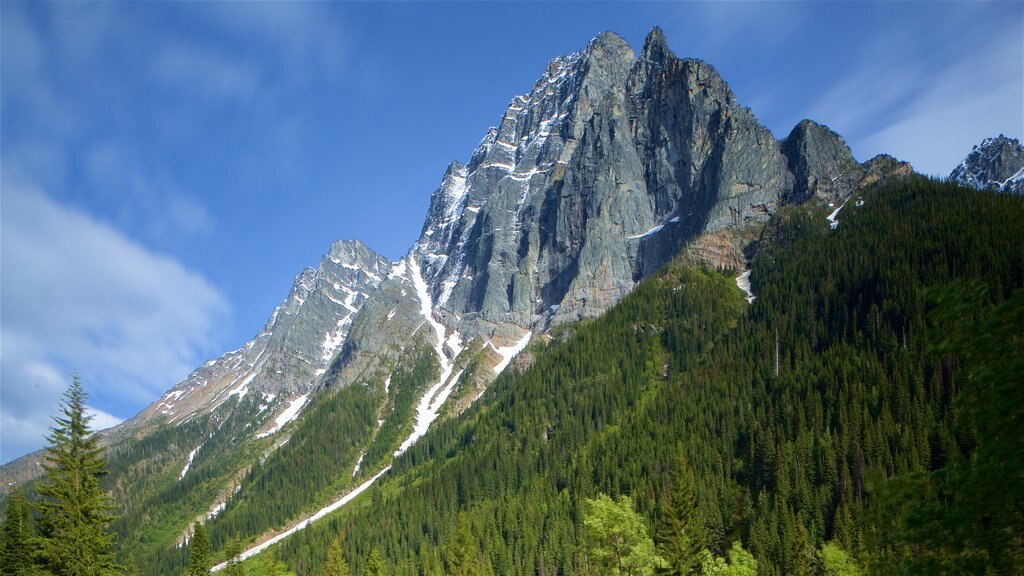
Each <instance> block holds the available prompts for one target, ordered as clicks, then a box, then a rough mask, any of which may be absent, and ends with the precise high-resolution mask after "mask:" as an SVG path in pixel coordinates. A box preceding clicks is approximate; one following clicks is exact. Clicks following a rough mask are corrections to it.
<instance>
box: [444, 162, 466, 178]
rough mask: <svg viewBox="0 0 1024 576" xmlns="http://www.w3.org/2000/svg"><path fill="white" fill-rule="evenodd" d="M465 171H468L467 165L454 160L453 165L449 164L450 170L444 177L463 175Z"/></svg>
mask: <svg viewBox="0 0 1024 576" xmlns="http://www.w3.org/2000/svg"><path fill="white" fill-rule="evenodd" d="M465 171H466V165H465V164H463V163H462V162H459V161H458V160H452V161H451V163H450V164H448V168H447V169H446V170H445V171H444V175H445V176H446V177H447V176H451V175H459V174H462V173H463V172H465Z"/></svg>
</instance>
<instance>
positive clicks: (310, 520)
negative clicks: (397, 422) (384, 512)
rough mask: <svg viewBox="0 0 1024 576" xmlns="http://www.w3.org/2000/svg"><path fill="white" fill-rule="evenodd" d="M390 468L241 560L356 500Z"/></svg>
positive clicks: (225, 564)
mask: <svg viewBox="0 0 1024 576" xmlns="http://www.w3.org/2000/svg"><path fill="white" fill-rule="evenodd" d="M388 470H391V466H387V467H385V468H384V469H383V470H381V471H380V472H378V473H377V474H376V475H374V476H373V477H372V478H370V479H369V480H367V481H366V482H363V483H362V484H360V485H359V486H357V487H356V488H355V489H353V490H352V491H351V492H349V493H348V494H345V495H344V496H342V497H341V498H339V499H338V500H335V501H334V502H331V503H330V504H328V505H327V506H324V507H323V508H321V509H320V510H318V511H317V512H316V513H314V514H313V515H312V516H310V517H308V518H306V519H304V520H300V521H299V522H298V523H296V524H295V525H294V526H292V527H291V528H289V529H287V530H285V531H284V532H281V533H280V534H277V535H276V536H274V537H272V538H269V539H267V540H266V541H264V542H262V543H260V544H257V545H255V546H253V547H252V548H249V549H248V550H246V551H245V552H242V553H241V554H240V555H239V557H238V558H239V560H247V559H249V558H252V557H253V556H255V555H257V554H259V553H260V552H263V551H264V550H266V549H267V548H269V547H271V546H273V545H274V544H277V543H278V542H280V541H281V540H284V539H285V538H287V537H289V536H291V535H292V534H295V533H296V532H298V531H299V530H303V529H305V528H308V527H309V526H311V525H312V524H313V523H314V522H316V521H317V520H320V519H321V518H323V517H324V516H327V515H328V514H330V513H331V512H334V511H335V510H337V509H338V508H341V507H342V506H344V505H345V504H348V503H349V502H351V501H352V500H354V499H355V498H356V496H359V495H360V494H362V493H363V492H365V491H366V489H367V488H369V487H370V486H373V483H374V482H376V481H377V479H379V478H380V477H381V476H383V475H384V474H386V473H387V471H388ZM227 565H228V563H227V562H221V563H220V564H217V565H216V566H214V567H213V568H211V569H210V571H211V572H219V571H221V570H223V569H224V568H225V567H226V566H227Z"/></svg>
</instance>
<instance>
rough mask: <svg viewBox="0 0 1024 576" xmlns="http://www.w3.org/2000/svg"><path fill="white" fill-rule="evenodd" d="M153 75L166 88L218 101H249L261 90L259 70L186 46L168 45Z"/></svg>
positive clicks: (155, 66) (210, 52)
mask: <svg viewBox="0 0 1024 576" xmlns="http://www.w3.org/2000/svg"><path fill="white" fill-rule="evenodd" d="M154 72H155V74H156V76H157V78H158V79H160V80H161V81H162V82H164V83H165V84H168V85H172V86H175V87H177V88H180V89H182V90H183V91H185V92H186V93H192V94H197V95H201V96H205V97H207V98H209V99H212V100H217V101H226V100H236V101H245V100H248V99H249V98H251V97H253V96H254V95H255V94H256V93H257V88H258V87H259V86H260V81H259V75H258V73H257V71H256V69H255V68H254V67H252V66H250V65H249V64H248V63H246V62H244V61H242V60H240V59H238V58H230V57H228V56H226V55H225V54H221V53H219V52H218V51H216V50H214V49H213V48H210V47H203V48H198V47H196V46H195V45H194V44H187V43H173V44H172V43H170V42H168V43H165V44H164V45H163V47H162V49H161V50H160V52H159V54H158V55H157V56H156V61H155V63H154Z"/></svg>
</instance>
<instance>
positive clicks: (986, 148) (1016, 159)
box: [949, 134, 1024, 194]
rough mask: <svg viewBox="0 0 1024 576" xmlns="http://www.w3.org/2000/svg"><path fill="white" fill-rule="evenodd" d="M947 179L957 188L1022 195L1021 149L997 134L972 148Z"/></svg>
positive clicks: (1023, 157)
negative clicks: (959, 186)
mask: <svg viewBox="0 0 1024 576" xmlns="http://www.w3.org/2000/svg"><path fill="white" fill-rule="evenodd" d="M949 179H950V181H952V182H956V183H957V184H960V185H961V186H968V187H971V188H977V189H979V190H994V191H998V192H1004V193H1008V194H1024V146H1022V145H1021V143H1020V142H1018V141H1017V140H1016V139H1013V138H1007V137H1006V136H1003V135H1002V134H1000V135H999V136H998V137H996V138H986V139H985V140H983V141H982V143H981V144H980V145H977V146H975V147H974V149H973V150H971V152H970V154H968V155H967V157H966V158H964V161H963V162H961V163H960V165H959V166H957V167H956V168H954V169H953V172H952V173H950V175H949Z"/></svg>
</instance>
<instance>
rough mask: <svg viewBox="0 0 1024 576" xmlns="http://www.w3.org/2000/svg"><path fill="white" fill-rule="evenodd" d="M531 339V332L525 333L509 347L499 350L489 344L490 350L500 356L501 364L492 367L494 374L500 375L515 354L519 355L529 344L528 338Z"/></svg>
mask: <svg viewBox="0 0 1024 576" xmlns="http://www.w3.org/2000/svg"><path fill="white" fill-rule="evenodd" d="M532 337H533V332H527V333H526V335H524V336H523V337H522V338H520V339H519V341H518V342H516V343H515V344H513V345H511V346H502V347H501V348H497V347H495V346H494V344H491V349H492V350H494V351H495V352H497V353H498V354H499V355H500V356H501V362H498V364H497V365H496V366H495V367H494V374H495V375H498V374H501V371H502V370H504V369H505V368H506V367H507V366H508V365H509V363H510V362H512V359H513V358H515V357H516V354H519V353H520V352H522V351H523V349H524V348H526V345H527V344H529V343H530V338H532Z"/></svg>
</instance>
